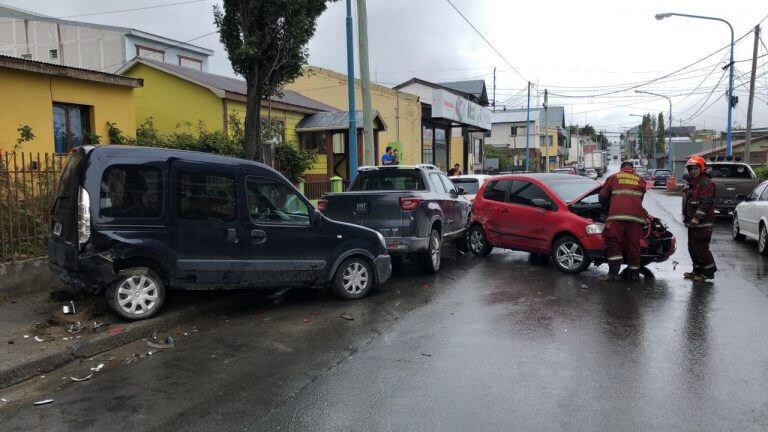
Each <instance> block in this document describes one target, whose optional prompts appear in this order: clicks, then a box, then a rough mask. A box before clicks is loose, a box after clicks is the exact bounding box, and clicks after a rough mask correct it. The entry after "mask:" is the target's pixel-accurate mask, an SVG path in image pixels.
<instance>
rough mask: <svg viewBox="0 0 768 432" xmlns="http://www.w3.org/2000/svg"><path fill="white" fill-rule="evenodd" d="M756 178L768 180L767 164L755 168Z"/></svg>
mask: <svg viewBox="0 0 768 432" xmlns="http://www.w3.org/2000/svg"><path fill="white" fill-rule="evenodd" d="M755 174H757V178H759V179H760V180H762V181H765V180H768V166H761V167H759V168H757V169H756V170H755Z"/></svg>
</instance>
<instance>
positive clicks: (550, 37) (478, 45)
mask: <svg viewBox="0 0 768 432" xmlns="http://www.w3.org/2000/svg"><path fill="white" fill-rule="evenodd" d="M180 1H181V0H133V1H130V2H126V1H125V0H56V1H51V0H0V3H4V4H7V5H10V6H17V7H21V8H24V9H27V10H31V11H34V12H40V13H43V14H47V15H51V16H56V17H71V18H68V19H72V20H80V21H88V22H94V23H102V24H111V25H120V26H126V27H133V28H137V29H140V30H144V31H147V32H150V33H155V34H159V35H163V36H166V37H170V38H174V39H177V40H181V41H187V40H189V39H192V38H195V37H198V36H200V35H203V34H205V33H208V32H211V31H214V30H215V26H214V24H213V18H212V13H211V10H212V5H213V4H215V3H217V1H216V0H204V1H201V2H197V3H191V4H184V5H175V6H168V7H162V8H156V9H151V10H144V11H133V12H120V13H113V14H100V15H91V16H73V15H82V14H94V13H98V12H108V11H115V10H121V9H129V8H138V7H144V6H153V5H161V4H167V3H177V2H180ZM353 3H354V1H353ZM453 3H454V4H455V5H456V7H458V8H459V10H460V11H462V12H463V13H464V15H465V16H466V17H467V18H468V19H469V20H470V21H471V22H472V23H473V24H474V25H475V26H476V27H477V28H478V29H479V31H480V32H481V33H482V34H483V35H484V36H485V37H486V38H487V39H488V40H489V41H490V43H491V44H493V46H494V47H495V48H496V49H497V50H498V51H499V52H500V53H501V54H502V55H503V56H504V57H505V58H506V60H507V61H508V62H509V63H507V61H505V60H504V59H502V58H501V57H500V56H499V55H498V54H496V53H495V52H494V51H493V49H492V48H491V47H489V46H488V45H487V44H486V43H485V42H484V41H483V40H482V39H481V38H480V36H478V35H477V34H476V33H475V32H474V30H472V28H471V27H470V26H469V25H468V24H467V23H466V22H465V21H464V20H463V19H462V18H461V16H459V14H458V13H457V12H456V11H455V10H453V8H451V6H450V4H449V3H448V2H447V1H446V0H368V3H367V4H368V27H369V30H368V33H369V49H370V60H371V78H372V79H373V80H375V81H377V82H379V83H381V84H383V85H387V86H393V85H395V84H398V83H400V82H403V81H406V80H408V79H410V78H411V77H413V76H417V77H419V78H422V79H425V80H429V81H438V82H439V81H455V80H463V79H477V78H484V79H485V80H486V83H487V86H488V92H489V98H490V97H492V94H491V93H492V85H493V78H492V75H493V74H492V72H493V68H494V67H496V68H497V81H496V85H497V90H496V100H497V101H498V102H497V103H498V105H502V104H503V105H506V106H507V107H522V106H524V105H525V104H526V97H525V94H524V89H525V87H526V81H531V82H532V83H533V84H534V89H533V90H532V102H531V104H532V106H534V105H536V104H541V102H542V100H541V95H542V94H543V92H544V89H545V88H546V89H548V90H549V92H551V93H552V94H553V96H551V97H550V100H549V103H550V105H563V106H565V112H566V123H569V124H570V123H572V124H580V125H583V124H584V123H585V122H587V123H589V124H592V125H593V126H595V127H596V128H598V129H605V130H606V131H608V132H609V133H618V132H620V131H623V130H625V129H626V128H628V127H631V126H633V125H636V124H637V123H638V121H637V120H638V119H636V118H632V117H630V114H643V113H646V112H654V113H658V112H659V111H664V113H665V116H666V113H667V110H668V104H667V101H666V100H665V99H659V98H656V97H654V96H647V95H639V94H636V93H634V90H632V89H630V90H627V91H623V92H617V93H614V92H615V91H617V90H622V89H627V88H629V87H631V86H632V85H637V84H641V83H644V82H647V81H650V80H653V79H656V78H659V77H662V76H664V75H666V74H669V73H670V72H674V71H675V70H677V69H680V68H683V67H685V66H688V65H690V64H691V63H694V62H695V61H697V60H700V59H702V58H703V57H705V56H707V55H709V54H712V53H713V52H715V51H716V50H718V49H720V48H723V47H725V46H726V45H728V43H729V38H730V33H729V30H728V27H727V26H726V25H725V24H723V23H720V22H715V21H705V20H698V19H689V18H681V17H672V18H667V19H665V20H663V21H657V20H656V19H654V15H655V14H656V13H659V12H680V13H688V14H695V15H708V16H714V17H720V18H724V19H727V20H728V21H730V23H731V24H732V25H733V27H734V31H735V34H736V38H737V39H738V38H739V37H741V36H743V35H744V34H745V33H747V32H748V31H750V30H751V29H752V28H754V26H755V25H756V24H758V23H759V22H760V20H763V19H764V18H765V17H766V16H768V3H762V2H759V1H754V0H730V1H722V0H719V1H713V0H699V1H670V0H666V1H662V0H644V1H634V2H627V1H572V0H568V1H566V0H551V1H547V2H537V1H511V0H453ZM345 15H346V11H345V2H344V1H343V0H342V1H339V2H337V3H332V4H330V6H329V8H328V10H327V11H326V13H325V14H324V15H323V16H322V17H321V18H320V20H319V21H318V28H317V33H316V34H315V37H314V39H313V40H312V41H311V42H310V44H309V49H310V64H313V65H317V66H322V67H326V68H329V69H333V70H336V71H339V72H343V73H346V52H345V50H346V48H345ZM762 27H768V20H765V21H764V22H763V25H762ZM765 32H766V30H765V29H763V36H762V39H763V41H768V36H766V34H765ZM753 41H754V39H753V35H752V34H750V35H748V36H747V37H745V38H743V39H742V40H741V41H740V42H739V43H738V44H737V45H736V49H735V60H736V61H737V63H736V72H735V76H736V78H735V79H734V86H735V87H736V88H737V90H736V92H735V94H736V95H737V96H739V104H738V105H737V108H736V109H735V111H734V121H733V124H734V127H737V126H744V125H746V112H747V95H748V93H747V92H748V89H749V86H748V79H749V78H748V77H749V72H750V68H751V63H750V61H741V60H748V59H750V58H751V56H752V47H753ZM192 43H195V44H197V45H200V46H204V47H206V48H210V49H213V50H214V52H215V54H214V57H213V59H212V61H211V63H210V67H209V70H210V71H211V72H214V73H220V74H224V75H232V74H233V73H232V70H231V67H230V66H229V63H228V60H227V56H226V52H225V51H224V49H223V47H222V45H221V44H220V43H219V41H218V37H217V35H210V36H207V37H204V38H201V39H198V40H196V41H194V42H192ZM767 53H768V48H766V46H765V45H762V44H761V46H760V48H759V51H758V55H759V56H764V55H765V57H762V58H760V59H758V77H759V79H758V82H757V86H756V95H757V98H756V99H755V115H754V125H755V127H768V75H763V74H765V73H766V72H768V55H766V54H767ZM727 55H728V50H723V51H721V52H719V53H717V54H715V55H713V56H712V57H709V58H707V59H706V60H703V61H701V62H700V63H698V64H696V65H695V66H692V67H690V68H688V69H685V70H683V71H681V72H678V73H677V74H674V75H672V76H670V77H668V78H666V79H662V80H659V81H656V82H654V83H649V84H645V85H643V86H641V87H640V88H639V89H640V90H646V91H651V92H654V93H660V94H665V95H670V96H673V109H672V116H673V117H674V124H675V125H678V124H679V121H680V120H683V121H684V123H683V124H693V125H696V126H697V127H698V128H704V127H706V128H715V129H723V130H724V129H725V126H726V116H727V110H726V103H725V97H724V93H725V90H726V89H727V84H728V76H727V74H726V73H724V71H722V70H721V67H722V66H724V65H725V64H726V63H727ZM356 60H358V56H357V53H356ZM513 67H514V69H516V70H517V71H518V72H519V74H518V73H516V72H515V71H514V70H513ZM742 75H743V77H742ZM761 75H763V76H761ZM721 79H722V81H721ZM718 81H720V85H719V86H717V83H718ZM605 93H612V94H609V95H605V96H596V95H602V94H605ZM309 96H310V97H311V95H309ZM565 96H579V97H576V98H574V97H565ZM589 96H593V97H589Z"/></svg>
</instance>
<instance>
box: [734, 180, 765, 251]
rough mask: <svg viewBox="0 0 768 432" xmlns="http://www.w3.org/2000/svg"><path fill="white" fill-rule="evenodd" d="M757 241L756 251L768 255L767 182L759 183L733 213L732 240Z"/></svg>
mask: <svg viewBox="0 0 768 432" xmlns="http://www.w3.org/2000/svg"><path fill="white" fill-rule="evenodd" d="M747 237H748V238H751V239H755V240H757V250H758V252H760V253H761V254H763V255H768V181H764V182H762V183H760V184H759V185H758V186H757V187H756V188H755V190H753V191H752V193H751V194H749V196H747V197H746V198H745V199H744V201H742V202H740V203H739V205H737V206H736V210H734V212H733V239H734V240H744V239H745V238H747Z"/></svg>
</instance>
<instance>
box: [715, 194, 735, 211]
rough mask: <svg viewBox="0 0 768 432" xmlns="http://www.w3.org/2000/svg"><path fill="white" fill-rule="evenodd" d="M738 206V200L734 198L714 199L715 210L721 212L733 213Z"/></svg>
mask: <svg viewBox="0 0 768 432" xmlns="http://www.w3.org/2000/svg"><path fill="white" fill-rule="evenodd" d="M738 204H739V200H737V199H736V197H716V198H715V210H718V211H720V212H722V211H723V210H725V211H733V210H734V209H735V208H736V206H737V205H738Z"/></svg>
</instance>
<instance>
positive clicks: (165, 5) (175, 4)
mask: <svg viewBox="0 0 768 432" xmlns="http://www.w3.org/2000/svg"><path fill="white" fill-rule="evenodd" d="M205 1H207V0H187V1H183V2H176V3H165V4H161V5H155V6H145V7H140V8H133V9H119V10H113V11H105V12H93V13H87V14H79V15H67V16H60V17H56V18H61V19H63V18H82V17H89V16H96V15H109V14H115V13H122V12H134V11H141V10H148V9H158V8H164V7H169V6H180V5H185V4H191V3H202V2H205Z"/></svg>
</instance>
